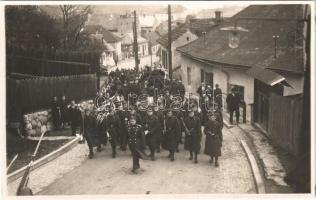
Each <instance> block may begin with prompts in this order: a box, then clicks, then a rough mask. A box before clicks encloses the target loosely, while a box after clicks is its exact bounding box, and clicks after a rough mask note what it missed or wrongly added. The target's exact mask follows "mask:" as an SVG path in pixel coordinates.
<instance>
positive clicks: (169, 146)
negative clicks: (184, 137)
mask: <svg viewBox="0 0 316 200" xmlns="http://www.w3.org/2000/svg"><path fill="white" fill-rule="evenodd" d="M165 124H166V125H165V126H166V133H165V134H164V137H163V143H162V147H163V148H164V149H166V150H168V151H169V155H168V158H170V160H171V161H174V153H175V150H176V147H177V139H178V138H177V133H178V131H179V129H180V127H179V123H178V120H177V118H176V117H175V116H173V115H172V110H171V109H169V110H167V117H166V118H165Z"/></svg>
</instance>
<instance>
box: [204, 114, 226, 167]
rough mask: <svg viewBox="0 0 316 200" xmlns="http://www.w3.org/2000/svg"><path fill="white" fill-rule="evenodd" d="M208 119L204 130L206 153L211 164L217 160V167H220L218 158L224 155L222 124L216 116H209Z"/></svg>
mask: <svg viewBox="0 0 316 200" xmlns="http://www.w3.org/2000/svg"><path fill="white" fill-rule="evenodd" d="M208 117H209V120H208V121H207V122H206V124H205V128H204V134H205V135H206V138H205V149H204V153H205V154H207V155H209V156H210V157H211V160H210V163H213V159H214V158H215V166H216V167H218V166H219V164H218V157H219V156H221V155H222V152H221V148H222V141H223V136H222V129H221V124H220V123H219V122H218V120H217V119H216V114H214V113H213V114H209V115H208Z"/></svg>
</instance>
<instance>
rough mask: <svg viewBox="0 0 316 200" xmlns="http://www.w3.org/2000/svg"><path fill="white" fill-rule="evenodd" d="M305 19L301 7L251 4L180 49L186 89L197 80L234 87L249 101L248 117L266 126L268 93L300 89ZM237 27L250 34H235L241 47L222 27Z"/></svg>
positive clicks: (290, 93) (283, 93)
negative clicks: (232, 45)
mask: <svg viewBox="0 0 316 200" xmlns="http://www.w3.org/2000/svg"><path fill="white" fill-rule="evenodd" d="M303 17H304V16H303V5H251V6H248V7H246V8H245V9H243V10H242V11H240V12H239V13H237V14H236V15H234V16H233V17H231V18H230V20H227V21H225V22H223V23H222V24H220V25H219V26H217V27H215V28H213V29H212V30H210V31H209V32H208V33H207V34H206V35H205V36H204V37H200V38H199V39H197V40H195V41H193V42H191V43H189V44H187V45H184V46H181V47H178V48H177V51H178V52H179V53H180V55H181V56H180V57H181V58H180V65H181V74H182V77H183V83H184V84H185V86H186V88H187V89H188V92H192V93H196V90H197V88H198V87H199V86H200V85H201V82H205V83H206V84H209V85H212V86H214V85H215V84H216V83H217V84H219V86H220V88H221V89H222V91H223V93H224V94H227V93H229V91H230V89H231V88H236V89H237V90H238V91H239V93H240V94H241V96H242V98H243V100H244V102H245V104H246V105H247V106H246V112H247V119H248V120H252V121H254V122H256V123H258V124H259V125H260V126H261V128H262V129H263V130H266V131H268V130H270V129H269V128H271V127H269V118H270V115H269V114H271V113H269V110H270V108H271V107H270V105H269V101H270V97H271V95H272V94H277V95H279V96H283V97H289V98H290V97H291V96H293V95H294V96H295V95H301V94H302V92H303V82H304V56H303V55H304V47H303V43H304V42H303V41H304V30H303V29H304V23H302V20H301V19H302V18H303ZM287 19H292V20H287ZM235 25H236V27H241V28H243V29H245V30H247V31H248V32H238V34H236V40H237V42H238V43H239V45H238V47H237V48H231V47H230V44H229V42H230V41H229V37H232V36H233V35H232V33H231V32H229V31H224V30H225V29H226V30H227V27H234V26H235ZM224 98H225V97H224ZM223 101H224V102H225V99H223ZM251 106H253V107H251ZM251 109H253V110H254V112H253V113H251V112H250V111H251ZM251 114H254V116H253V117H252V118H251Z"/></svg>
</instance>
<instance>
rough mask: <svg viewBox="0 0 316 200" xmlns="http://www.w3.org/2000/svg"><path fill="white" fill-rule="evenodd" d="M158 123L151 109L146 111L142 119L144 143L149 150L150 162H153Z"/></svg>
mask: <svg viewBox="0 0 316 200" xmlns="http://www.w3.org/2000/svg"><path fill="white" fill-rule="evenodd" d="M158 126H159V122H158V118H157V117H156V116H155V115H154V114H153V109H152V108H151V107H149V108H148V110H147V116H146V117H145V119H144V131H145V135H146V143H147V145H148V147H149V150H150V157H151V160H152V161H154V160H155V150H156V144H157V139H158V137H159V127H158Z"/></svg>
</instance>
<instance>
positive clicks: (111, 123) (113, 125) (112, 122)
mask: <svg viewBox="0 0 316 200" xmlns="http://www.w3.org/2000/svg"><path fill="white" fill-rule="evenodd" d="M106 124H107V130H108V133H109V136H110V138H109V140H110V142H111V144H112V145H117V144H119V142H120V140H119V139H120V138H119V130H120V127H121V120H120V118H119V117H118V116H117V115H116V114H114V115H111V114H109V115H108V116H107V118H106Z"/></svg>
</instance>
